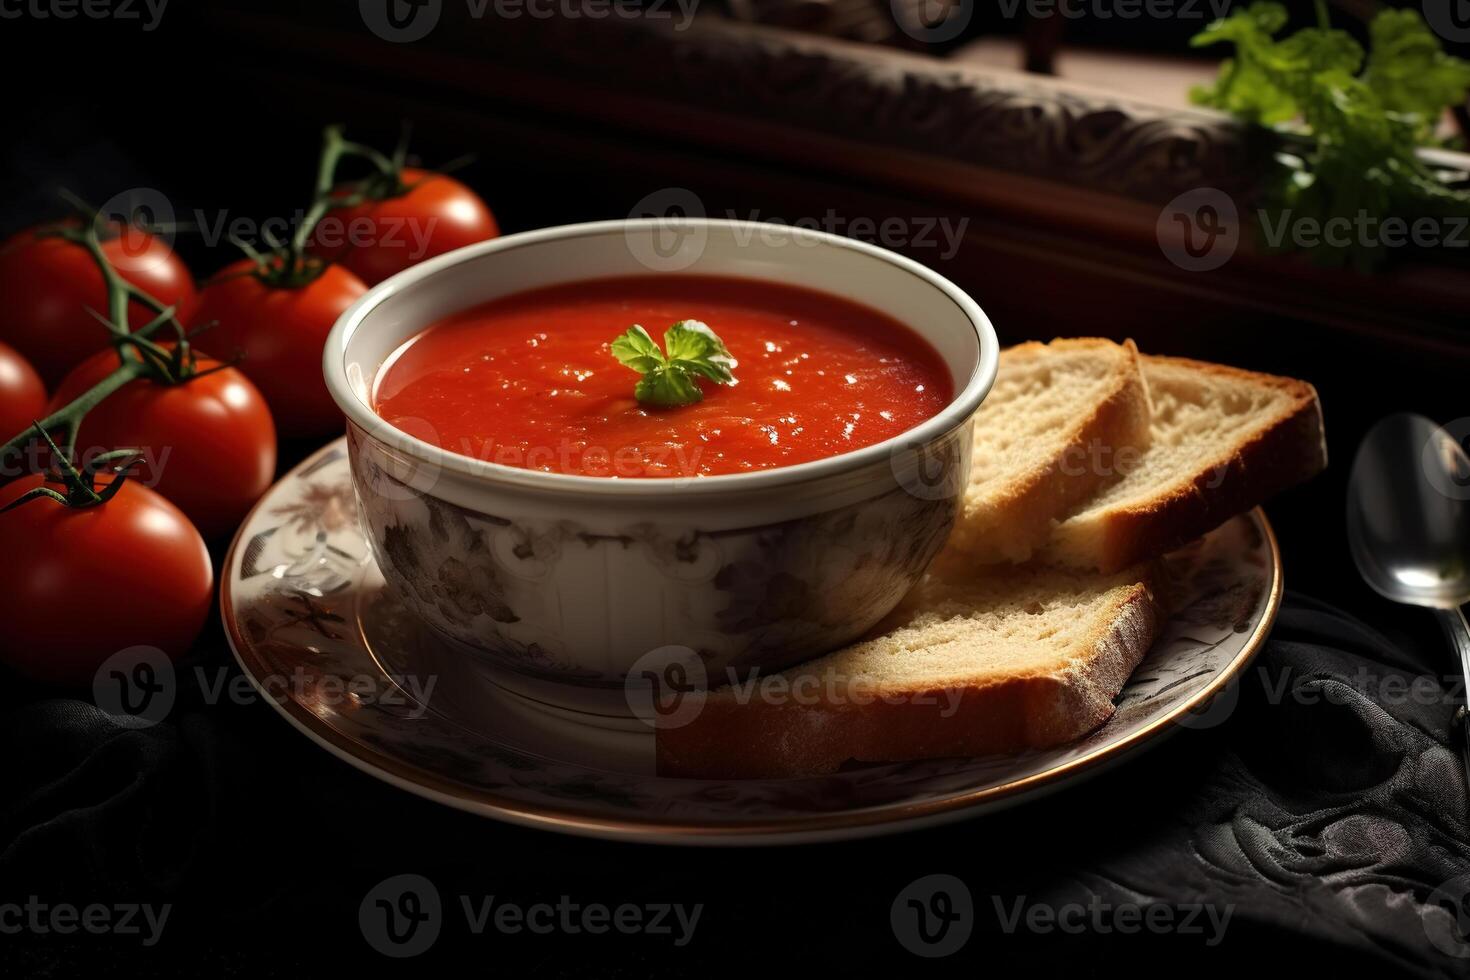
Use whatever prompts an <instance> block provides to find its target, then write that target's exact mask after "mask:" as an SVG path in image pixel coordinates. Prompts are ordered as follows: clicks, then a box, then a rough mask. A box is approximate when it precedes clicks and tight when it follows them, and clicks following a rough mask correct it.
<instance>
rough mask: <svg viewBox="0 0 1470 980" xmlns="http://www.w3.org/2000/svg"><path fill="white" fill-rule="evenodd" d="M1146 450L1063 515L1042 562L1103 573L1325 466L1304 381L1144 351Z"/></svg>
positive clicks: (1318, 416)
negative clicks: (1149, 415)
mask: <svg viewBox="0 0 1470 980" xmlns="http://www.w3.org/2000/svg"><path fill="white" fill-rule="evenodd" d="M1143 373H1144V377H1145V378H1146V379H1147V381H1148V387H1149V396H1150V399H1151V400H1152V402H1153V421H1152V425H1151V428H1152V430H1153V431H1152V435H1151V438H1150V444H1149V449H1148V450H1147V451H1146V452H1144V453H1142V454H1141V455H1140V456H1138V457H1137V459H1136V461H1135V462H1134V463H1132V464H1130V465H1129V466H1127V467H1125V469H1126V472H1125V473H1124V475H1123V477H1122V479H1120V480H1118V481H1117V482H1115V483H1113V484H1112V485H1111V486H1108V487H1106V488H1104V489H1103V490H1101V491H1100V492H1099V493H1098V494H1097V495H1096V496H1095V497H1093V498H1092V499H1091V500H1089V501H1088V502H1087V503H1086V504H1085V505H1084V506H1083V507H1082V508H1081V509H1080V510H1078V511H1077V512H1076V513H1074V514H1072V515H1070V516H1069V517H1067V518H1066V519H1065V520H1063V521H1061V522H1060V523H1059V524H1058V525H1057V526H1056V528H1055V529H1054V530H1053V531H1052V535H1051V539H1050V540H1049V541H1048V542H1047V544H1046V546H1045V547H1044V548H1043V549H1042V550H1041V551H1040V552H1039V555H1038V558H1039V560H1041V561H1045V562H1049V563H1053V564H1059V565H1065V566H1068V567H1072V568H1079V569H1096V570H1099V571H1102V572H1104V573H1106V572H1113V571H1117V570H1119V569H1122V568H1127V567H1129V566H1131V565H1133V564H1136V563H1137V562H1140V561H1144V560H1147V559H1150V558H1154V557H1156V556H1158V555H1162V554H1164V553H1165V552H1167V551H1171V550H1173V549H1174V548H1177V547H1179V546H1180V545H1182V544H1184V543H1185V542H1187V541H1190V540H1192V539H1194V538H1197V537H1199V536H1200V535H1202V534H1205V533H1207V532H1209V531H1211V530H1213V529H1214V528H1216V527H1218V526H1220V525H1221V524H1223V523H1224V522H1225V521H1226V520H1228V519H1229V518H1231V517H1234V516H1235V515H1236V514H1241V513H1244V512H1245V511H1247V510H1250V509H1251V508H1252V507H1255V506H1257V505H1258V504H1260V503H1262V502H1264V501H1265V500H1266V498H1268V497H1270V496H1271V495H1272V494H1275V493H1278V492H1279V491H1281V490H1284V489H1286V488H1287V487H1290V486H1292V485H1293V484H1296V483H1300V482H1301V481H1303V480H1306V479H1307V478H1308V477H1311V476H1312V475H1314V474H1316V473H1317V472H1319V471H1320V470H1321V469H1322V468H1323V467H1324V466H1326V465H1327V445H1326V443H1325V442H1324V441H1323V435H1322V407H1321V405H1320V404H1319V403H1318V401H1317V392H1316V390H1315V389H1313V388H1312V386H1311V385H1309V384H1307V383H1306V382H1304V381H1295V380H1292V379H1290V378H1279V377H1275V376H1273V375H1269V374H1256V373H1253V372H1250V371H1241V370H1238V369H1236V368H1230V367H1225V366H1223V365H1219V364H1206V363H1203V362H1201V361H1190V360H1184V359H1182V358H1176V357H1144V358H1143Z"/></svg>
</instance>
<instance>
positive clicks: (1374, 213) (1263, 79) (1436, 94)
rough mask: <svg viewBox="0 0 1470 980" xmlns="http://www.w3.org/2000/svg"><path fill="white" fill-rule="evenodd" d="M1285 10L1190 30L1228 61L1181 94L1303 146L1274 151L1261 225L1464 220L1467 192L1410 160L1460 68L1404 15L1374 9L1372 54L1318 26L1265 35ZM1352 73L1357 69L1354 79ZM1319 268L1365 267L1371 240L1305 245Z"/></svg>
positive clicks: (1455, 94) (1245, 14)
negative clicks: (1225, 52) (1227, 49)
mask: <svg viewBox="0 0 1470 980" xmlns="http://www.w3.org/2000/svg"><path fill="white" fill-rule="evenodd" d="M1286 21H1287V14H1286V8H1285V7H1283V6H1282V5H1281V4H1279V3H1270V2H1257V3H1253V4H1251V5H1250V6H1249V7H1247V8H1245V9H1243V10H1237V11H1235V12H1234V13H1232V14H1231V15H1230V16H1229V17H1226V18H1223V19H1221V20H1217V21H1215V22H1214V23H1212V24H1210V25H1209V26H1208V27H1206V28H1205V29H1204V30H1203V31H1202V32H1200V33H1199V34H1198V35H1196V36H1195V37H1194V38H1193V40H1192V41H1191V43H1192V44H1193V45H1194V46H1195V47H1203V46H1206V45H1212V44H1218V43H1222V42H1228V43H1231V44H1234V45H1235V57H1234V58H1231V59H1228V60H1226V61H1225V62H1223V63H1222V64H1221V66H1220V74H1219V77H1218V78H1217V79H1216V80H1215V83H1214V84H1213V85H1209V86H1201V87H1197V88H1196V89H1194V91H1193V92H1191V96H1192V97H1193V99H1194V101H1195V102H1198V103H1201V104H1203V105H1208V106H1213V107H1215V108H1218V109H1223V110H1225V111H1227V112H1230V113H1233V114H1234V115H1236V116H1239V117H1241V118H1243V119H1247V120H1250V121H1252V122H1256V123H1260V124H1263V125H1267V126H1273V127H1276V128H1277V129H1280V130H1283V131H1290V132H1295V133H1301V134H1303V135H1305V136H1308V137H1310V138H1311V140H1312V141H1313V145H1312V147H1311V149H1309V150H1307V151H1306V152H1305V153H1303V154H1302V155H1301V156H1299V157H1298V156H1292V155H1288V154H1282V155H1281V156H1280V157H1279V159H1278V164H1279V166H1278V169H1277V172H1276V181H1275V185H1274V187H1273V188H1271V190H1270V191H1269V192H1268V198H1269V200H1268V204H1269V210H1274V211H1275V212H1276V215H1274V216H1273V215H1265V216H1264V217H1265V218H1266V220H1270V221H1280V222H1282V225H1280V226H1282V227H1284V223H1285V222H1286V221H1287V220H1301V219H1307V218H1310V219H1313V220H1315V221H1316V222H1318V223H1319V225H1325V224H1326V223H1327V222H1328V221H1330V220H1332V219H1346V220H1347V221H1348V222H1351V223H1352V226H1353V227H1359V225H1360V222H1361V221H1362V220H1363V219H1365V218H1366V219H1368V220H1369V221H1371V222H1374V223H1377V222H1381V221H1383V220H1384V219H1386V218H1390V217H1397V218H1399V219H1400V220H1405V221H1413V220H1414V219H1416V218H1419V217H1438V218H1446V217H1459V216H1465V215H1470V194H1467V193H1466V192H1464V191H1461V190H1456V189H1454V188H1452V187H1450V186H1449V185H1448V184H1446V183H1445V182H1443V181H1442V180H1440V179H1439V177H1438V176H1437V175H1436V174H1435V172H1434V171H1433V170H1432V169H1431V168H1430V167H1429V166H1427V165H1426V164H1425V162H1424V161H1423V159H1422V158H1421V157H1420V156H1419V155H1418V154H1417V153H1416V150H1417V149H1418V147H1420V146H1424V145H1432V144H1433V142H1434V130H1435V126H1436V124H1437V123H1438V122H1439V119H1440V117H1441V115H1442V114H1443V113H1444V110H1445V107H1446V106H1449V105H1455V104H1457V103H1460V102H1462V101H1463V100H1464V98H1465V92H1466V89H1467V88H1470V62H1466V61H1463V60H1461V59H1459V58H1454V57H1451V56H1449V55H1447V54H1445V53H1444V50H1443V49H1442V48H1441V47H1440V42H1439V39H1438V38H1437V37H1435V35H1434V34H1433V32H1431V31H1430V29H1429V28H1428V27H1427V26H1426V25H1425V23H1424V20H1423V18H1422V17H1421V16H1420V15H1419V13H1418V12H1417V11H1413V10H1384V11H1382V12H1380V13H1379V14H1378V15H1377V16H1376V17H1375V18H1374V19H1373V21H1372V23H1371V24H1370V26H1369V39H1370V41H1371V44H1372V52H1371V54H1368V55H1366V56H1365V54H1364V51H1363V48H1362V46H1361V45H1359V44H1358V42H1357V41H1355V40H1354V39H1353V38H1352V36H1351V35H1349V34H1347V33H1346V32H1344V31H1339V30H1334V29H1332V28H1330V27H1329V26H1327V18H1326V8H1325V5H1323V4H1319V5H1318V26H1316V27H1308V28H1303V29H1302V30H1299V31H1297V32H1296V33H1294V34H1292V35H1290V36H1288V37H1285V38H1282V39H1279V40H1278V39H1276V38H1275V35H1276V34H1277V33H1278V32H1279V31H1281V29H1282V28H1284V27H1285V26H1286ZM1360 71H1361V74H1360V73H1359V72H1360ZM1313 253H1314V255H1315V257H1316V258H1318V259H1319V260H1321V261H1323V262H1325V263H1329V264H1341V263H1344V262H1350V263H1352V264H1353V265H1355V266H1357V267H1359V268H1368V267H1371V266H1372V265H1373V264H1375V263H1376V262H1378V261H1379V260H1381V259H1382V258H1383V254H1384V247H1383V244H1382V242H1381V241H1380V240H1379V239H1378V238H1377V236H1367V235H1356V236H1352V237H1351V238H1350V240H1349V241H1348V242H1347V243H1346V244H1343V243H1341V239H1339V240H1338V243H1337V244H1333V243H1330V242H1328V241H1326V240H1324V241H1323V242H1322V244H1321V245H1320V246H1318V247H1317V248H1315V249H1313Z"/></svg>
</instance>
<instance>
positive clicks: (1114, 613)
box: [656, 563, 1162, 778]
mask: <svg viewBox="0 0 1470 980" xmlns="http://www.w3.org/2000/svg"><path fill="white" fill-rule="evenodd" d="M946 567H947V568H950V569H955V570H954V571H953V572H931V573H930V574H929V575H928V576H926V578H925V579H924V581H923V582H922V583H920V585H919V586H917V587H916V588H915V589H914V591H913V592H911V593H910V594H909V596H908V597H906V598H905V600H904V601H903V603H902V604H900V606H899V608H898V609H896V610H894V612H893V613H891V614H890V615H889V616H888V617H887V618H886V619H885V620H884V621H883V622H882V623H880V624H879V626H878V627H877V628H876V629H875V631H874V633H873V634H872V635H871V636H870V637H869V638H868V639H866V640H864V641H862V642H860V643H857V644H855V645H853V646H850V647H847V648H846V649H843V650H839V651H837V652H836V653H832V654H828V655H827V656H825V657H821V658H819V659H817V660H814V661H810V662H808V663H805V664H802V665H800V666H798V667H794V668H791V669H790V670H787V671H784V672H782V673H780V674H774V675H771V676H769V677H765V678H759V679H754V680H752V679H750V678H747V677H737V678H735V679H734V681H733V682H732V683H729V684H727V685H726V686H724V687H720V686H719V685H720V684H721V683H722V682H723V681H725V680H727V679H726V678H711V679H710V686H711V687H712V688H714V690H712V691H710V692H708V693H695V694H687V695H685V696H686V697H693V698H697V699H699V700H700V703H699V704H698V706H697V710H694V711H689V710H684V709H681V710H680V711H679V712H677V713H676V714H675V715H672V716H671V718H676V719H677V720H678V721H679V722H680V724H673V725H668V726H663V727H658V728H657V730H656V743H657V757H658V771H659V773H660V774H663V775H674V776H699V777H710V778H755V777H781V776H798V775H812V774H819V773H828V772H832V771H834V770H836V769H837V768H838V767H839V766H841V765H842V764H843V763H844V762H846V761H847V760H849V759H853V760H858V761H863V762H877V761H883V762H887V761H903V760H911V759H929V758H947V757H956V756H974V755H985V754H989V753H997V752H1014V751H1017V750H1020V749H1024V748H1041V747H1047V746H1053V745H1060V744H1063V743H1065V742H1070V741H1072V740H1074V739H1076V738H1079V737H1081V736H1082V735H1084V734H1086V733H1087V732H1089V731H1092V730H1093V729H1094V728H1096V727H1097V726H1099V725H1101V724H1102V723H1103V722H1104V721H1106V720H1107V719H1108V717H1109V716H1110V715H1111V714H1112V713H1113V703H1112V702H1113V698H1114V697H1116V696H1117V694H1118V692H1119V691H1120V690H1121V689H1122V687H1123V684H1124V683H1125V682H1126V681H1127V679H1128V675H1129V674H1130V673H1132V671H1133V668H1134V667H1136V666H1137V665H1138V662H1139V661H1140V660H1142V659H1143V656H1144V654H1145V653H1146V652H1147V651H1148V648H1149V646H1150V644H1151V643H1152V642H1153V639H1154V635H1155V633H1156V632H1157V630H1158V628H1159V624H1160V621H1161V619H1162V616H1161V613H1160V609H1159V606H1158V604H1157V602H1156V601H1155V597H1154V596H1155V591H1154V590H1155V585H1154V575H1155V570H1154V568H1153V567H1152V566H1150V567H1146V568H1138V569H1133V570H1130V571H1128V572H1126V573H1123V574H1119V575H1112V576H1102V575H1097V574H1092V573H1080V574H1079V573H1075V572H1069V571H1065V570H1056V569H1045V568H1038V567H1032V566H1025V567H1021V568H1009V567H1007V568H1005V569H999V568H997V569H988V570H985V571H981V572H978V573H977V572H975V571H974V570H973V569H971V570H969V571H963V570H960V568H959V566H958V565H956V564H955V563H946ZM690 719H692V720H690Z"/></svg>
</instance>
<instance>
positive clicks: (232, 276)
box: [193, 259, 367, 437]
mask: <svg viewBox="0 0 1470 980" xmlns="http://www.w3.org/2000/svg"><path fill="white" fill-rule="evenodd" d="M255 268H256V266H255V263H254V262H253V261H251V260H249V259H243V260H241V261H239V262H236V263H234V264H233V265H230V266H227V267H225V269H223V270H222V271H221V272H220V274H219V275H218V276H216V277H215V279H214V280H213V281H211V282H209V283H207V284H206V285H205V287H204V289H203V290H202V291H201V292H200V294H199V304H198V306H197V307H196V308H195V314H194V320H193V322H194V323H195V324H197V325H204V324H207V323H209V322H210V321H214V325H213V326H211V327H209V329H208V331H207V332H205V333H203V334H201V335H200V337H201V340H202V341H203V342H204V343H205V344H206V345H207V346H208V347H209V349H210V350H211V351H213V352H214V354H215V356H217V357H221V358H233V357H236V356H239V357H240V358H241V360H240V362H239V364H238V365H237V367H238V368H239V369H240V370H241V371H243V372H244V373H245V376H246V377H248V378H249V379H250V380H251V381H253V382H254V383H255V386H256V387H257V388H259V389H260V391H261V394H263V395H265V400H266V402H267V403H268V404H269V405H270V408H271V414H272V416H274V417H275V420H276V428H277V429H278V430H279V431H280V433H281V434H282V435H283V436H292V437H304V436H325V435H330V434H333V433H339V432H341V430H342V426H343V421H342V411H341V409H339V408H338V407H337V404H336V403H335V402H334V401H332V396H331V395H330V394H329V393H328V392H327V385H326V382H325V381H324V380H322V348H323V347H324V346H325V345H326V341H327V334H328V333H329V332H330V331H331V329H332V325H333V324H334V323H336V322H337V317H339V316H341V315H342V313H343V312H344V311H345V310H346V309H347V308H348V307H349V306H351V305H352V304H353V303H354V302H356V301H357V298H358V297H359V296H361V295H362V294H363V293H365V292H367V287H366V286H365V285H363V282H362V280H361V279H359V278H358V277H357V276H356V275H354V274H353V273H351V272H349V271H348V270H346V269H344V268H343V267H342V266H339V265H328V266H327V267H326V268H325V269H323V270H322V271H321V274H320V275H317V276H316V277H315V278H313V279H311V280H310V281H308V282H306V283H304V284H302V285H295V286H293V285H276V284H273V283H269V282H266V281H265V280H264V279H262V278H261V277H260V276H258V275H255V274H254V270H255Z"/></svg>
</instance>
